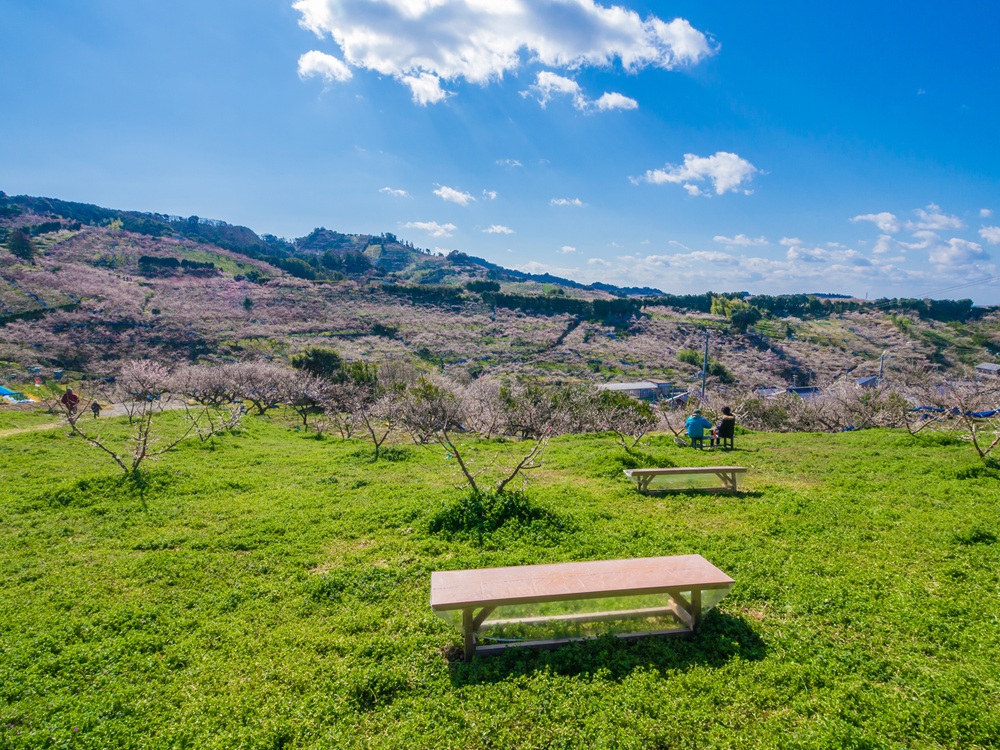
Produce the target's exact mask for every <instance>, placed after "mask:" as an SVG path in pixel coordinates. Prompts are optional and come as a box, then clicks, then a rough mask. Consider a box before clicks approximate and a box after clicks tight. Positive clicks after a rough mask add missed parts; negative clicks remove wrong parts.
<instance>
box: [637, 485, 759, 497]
mask: <svg viewBox="0 0 1000 750" xmlns="http://www.w3.org/2000/svg"><path fill="white" fill-rule="evenodd" d="M639 494H640V495H649V496H650V497H708V496H709V495H719V496H721V497H753V498H758V497H764V493H763V492H760V491H758V490H738V491H737V492H727V491H725V490H715V489H711V488H699V487H685V488H683V489H677V490H671V489H666V490H646V491H645V492H640V493H639Z"/></svg>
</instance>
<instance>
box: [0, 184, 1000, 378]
mask: <svg viewBox="0 0 1000 750" xmlns="http://www.w3.org/2000/svg"><path fill="white" fill-rule="evenodd" d="M15 249H16V250H17V251H18V252H19V253H20V255H16V254H15V253H14V252H13V251H14V250H15ZM706 332H708V334H709V339H710V354H711V357H712V359H713V366H712V368H711V374H712V378H714V379H715V380H716V381H717V382H719V383H721V384H725V383H738V384H740V385H744V386H747V387H750V386H755V385H772V384H774V385H781V384H793V383H797V384H806V383H816V382H830V381H832V380H833V379H835V378H838V377H845V375H847V376H855V375H857V376H861V375H872V374H874V373H875V372H876V371H877V368H878V364H879V362H880V360H881V361H882V364H883V366H884V368H885V369H886V370H887V371H890V370H892V369H897V370H898V369H900V368H903V367H904V366H905V367H908V368H916V367H923V366H927V365H933V366H936V367H940V368H944V369H945V370H951V369H954V370H955V372H956V375H957V374H958V373H959V372H960V371H961V367H962V366H965V365H973V364H976V363H978V362H982V361H988V362H995V361H996V359H997V353H998V351H1000V315H998V311H997V309H995V308H976V307H974V306H973V305H972V302H971V301H970V300H925V299H894V300H873V301H871V302H869V301H865V300H857V299H854V298H850V297H847V296H844V295H836V294H823V295H817V294H799V295H775V296H771V295H754V296H750V295H748V294H747V293H746V292H731V293H726V294H711V293H707V294H691V295H670V294H664V293H663V292H661V291H660V290H658V289H652V288H647V287H629V288H623V287H617V286H613V285H610V284H603V283H596V284H589V285H587V284H581V283H579V282H575V281H572V280H569V279H563V278H560V277H557V276H553V275H550V274H530V273H525V272H522V271H516V270H512V269H507V268H504V267H502V266H499V265H497V264H494V263H490V262H489V261H486V260H484V259H482V258H479V257H476V256H474V255H471V254H468V253H464V252H452V253H450V254H449V255H447V256H441V255H435V254H432V253H431V252H429V251H428V250H426V249H422V248H418V247H416V246H414V245H413V244H411V243H409V242H407V241H405V240H402V239H400V238H398V237H396V235H395V234H393V233H390V232H382V233H379V234H345V233H341V232H337V231H335V230H330V229H326V228H323V227H320V228H317V229H315V230H313V231H312V232H310V233H309V234H308V235H306V236H304V237H300V238H297V239H294V240H286V239H281V238H278V237H274V236H272V235H267V234H265V235H258V234H256V233H255V232H254V231H253V230H251V229H249V228H247V227H240V226H234V225H230V224H227V223H226V222H222V221H218V220H212V219H204V218H200V217H197V216H190V217H187V218H183V217H177V216H170V215H166V214H158V213H149V212H139V211H121V210H116V209H106V208H101V207H99V206H93V205H89V204H83V203H73V202H68V201H61V200H58V199H51V198H35V197H31V196H14V197H8V196H6V195H3V194H2V193H0V374H2V372H3V371H5V370H6V371H8V372H11V373H14V375H12V376H14V377H23V374H24V373H25V372H27V371H28V370H29V369H30V368H39V369H40V370H43V371H50V370H54V369H65V370H71V371H76V372H79V373H101V372H107V371H112V370H114V368H115V367H116V366H117V362H118V361H120V360H121V359H124V358H136V357H162V358H164V359H167V360H169V361H174V362H176V361H183V360H185V359H187V360H197V359H208V360H211V359H226V358H245V357H268V358H278V359H281V358H287V357H289V356H291V355H292V354H294V353H296V352H297V351H300V350H301V349H303V348H305V347H308V346H315V345H323V346H330V347H333V348H336V349H337V350H338V351H339V352H341V354H342V355H343V356H344V357H345V358H346V359H349V360H356V359H368V360H372V361H379V360H383V359H391V358H395V359H407V360H410V361H412V362H415V363H417V364H419V365H420V366H424V367H434V368H445V369H448V370H458V371H460V372H463V373H465V374H466V375H467V376H469V377H475V376H477V375H479V374H483V373H493V374H498V375H510V376H514V375H516V376H518V377H537V378H542V379H546V380H584V379H585V380H594V381H597V382H605V381H609V380H623V379H624V380H628V379H638V378H643V377H659V378H664V379H668V380H672V381H674V382H677V383H681V384H683V383H685V382H688V381H689V380H690V379H691V378H693V377H694V376H695V373H696V372H697V371H698V369H700V367H699V364H700V356H701V355H700V354H698V353H699V352H701V351H703V348H704V342H705V334H706ZM883 355H885V357H883ZM17 373H20V375H18V374H17Z"/></svg>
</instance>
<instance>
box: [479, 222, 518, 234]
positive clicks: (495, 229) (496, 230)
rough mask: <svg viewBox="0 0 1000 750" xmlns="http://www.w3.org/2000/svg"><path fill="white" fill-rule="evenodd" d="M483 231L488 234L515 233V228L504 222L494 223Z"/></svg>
mask: <svg viewBox="0 0 1000 750" xmlns="http://www.w3.org/2000/svg"><path fill="white" fill-rule="evenodd" d="M483 232H484V233H486V234H514V230H513V229H511V228H510V227H505V226H504V225H503V224H493V225H491V226H488V227H486V229H484V230H483Z"/></svg>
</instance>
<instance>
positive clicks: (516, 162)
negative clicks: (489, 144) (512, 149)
mask: <svg viewBox="0 0 1000 750" xmlns="http://www.w3.org/2000/svg"><path fill="white" fill-rule="evenodd" d="M497 166H500V167H523V166H524V165H523V164H521V160H520V159H497Z"/></svg>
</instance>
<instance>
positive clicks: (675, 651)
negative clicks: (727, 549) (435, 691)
mask: <svg viewBox="0 0 1000 750" xmlns="http://www.w3.org/2000/svg"><path fill="white" fill-rule="evenodd" d="M766 655H767V646H766V644H765V643H764V641H763V640H762V639H761V638H760V636H759V635H757V633H755V632H754V631H753V629H752V628H751V627H750V626H749V624H748V623H747V622H746V621H745V620H744V619H742V618H739V617H733V616H732V615H727V614H723V613H721V612H719V611H718V610H713V611H712V612H710V613H709V615H708V616H707V617H706V618H705V620H704V621H703V622H702V624H701V625H700V626H699V628H698V631H697V632H696V633H695V634H694V635H693V636H690V637H660V638H657V637H650V638H640V639H635V640H626V639H622V638H615V637H614V636H602V637H600V638H594V639H591V640H587V641H579V642H574V643H567V644H565V645H563V646H559V647H558V648H556V649H554V650H551V651H542V650H534V649H527V648H511V649H509V650H507V651H504V652H503V653H502V654H498V655H496V656H486V657H475V658H474V659H473V660H472V661H471V662H469V663H466V662H464V661H462V652H461V650H460V649H458V648H456V649H454V650H453V651H451V652H449V653H448V654H447V657H448V660H449V668H450V672H451V682H452V684H453V685H454V686H455V687H461V686H464V685H475V684H483V683H492V682H502V681H504V680H507V679H509V678H511V677H517V676H521V675H529V674H532V673H536V672H551V673H554V674H559V675H563V676H566V677H586V678H590V679H600V680H610V681H614V682H619V681H621V680H623V679H624V678H626V677H628V676H629V675H630V674H631V673H632V672H634V671H635V670H650V669H652V670H656V671H657V672H660V673H666V672H672V671H684V670H687V669H689V668H691V667H693V666H696V665H697V666H708V667H721V666H722V665H724V664H726V663H727V662H728V661H730V660H732V659H743V660H745V661H760V660H762V659H763V658H764V657H765V656H766Z"/></svg>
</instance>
